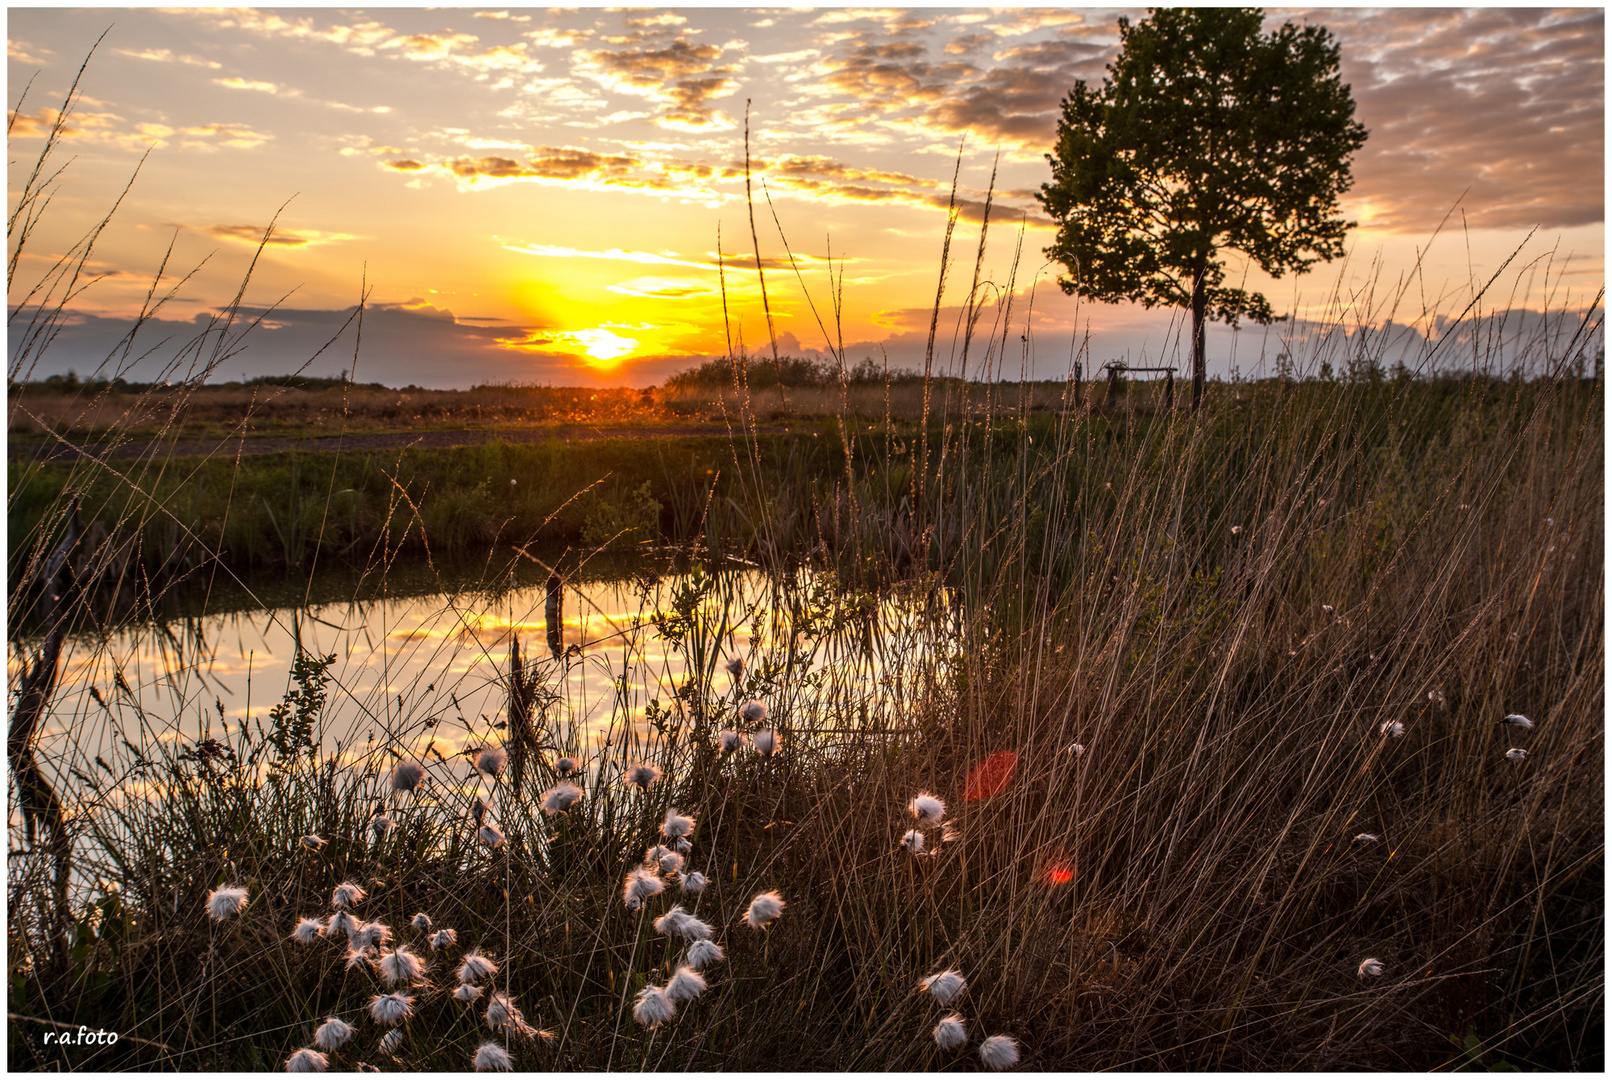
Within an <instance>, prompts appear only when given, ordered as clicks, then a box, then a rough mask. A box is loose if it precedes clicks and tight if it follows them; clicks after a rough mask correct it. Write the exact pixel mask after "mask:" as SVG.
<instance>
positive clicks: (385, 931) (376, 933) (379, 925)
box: [347, 922, 392, 949]
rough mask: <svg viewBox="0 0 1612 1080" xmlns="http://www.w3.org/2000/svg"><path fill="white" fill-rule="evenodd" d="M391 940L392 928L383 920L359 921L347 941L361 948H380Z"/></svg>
mask: <svg viewBox="0 0 1612 1080" xmlns="http://www.w3.org/2000/svg"><path fill="white" fill-rule="evenodd" d="M391 940H392V928H391V927H390V926H387V925H386V924H385V923H383V922H371V923H358V924H357V925H355V926H354V927H353V929H352V932H351V933H349V934H348V935H347V943H348V944H349V945H355V946H357V947H358V948H361V949H362V948H373V949H378V948H380V947H381V946H383V945H385V944H387V943H388V942H390V941H391Z"/></svg>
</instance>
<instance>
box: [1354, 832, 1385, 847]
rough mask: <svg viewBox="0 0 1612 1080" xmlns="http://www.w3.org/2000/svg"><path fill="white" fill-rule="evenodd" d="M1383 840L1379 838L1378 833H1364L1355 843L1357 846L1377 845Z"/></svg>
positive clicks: (1357, 837)
mask: <svg viewBox="0 0 1612 1080" xmlns="http://www.w3.org/2000/svg"><path fill="white" fill-rule="evenodd" d="M1381 839H1382V837H1380V836H1378V835H1377V834H1376V833H1369V832H1363V833H1360V834H1359V835H1357V836H1356V837H1355V841H1354V842H1355V843H1357V844H1375V843H1376V842H1377V841H1379V840H1381Z"/></svg>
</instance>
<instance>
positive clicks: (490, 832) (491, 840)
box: [481, 821, 504, 851]
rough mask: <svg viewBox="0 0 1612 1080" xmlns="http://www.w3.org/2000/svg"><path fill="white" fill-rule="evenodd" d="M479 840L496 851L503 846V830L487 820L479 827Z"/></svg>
mask: <svg viewBox="0 0 1612 1080" xmlns="http://www.w3.org/2000/svg"><path fill="white" fill-rule="evenodd" d="M481 842H482V843H484V844H486V845H487V846H488V847H490V848H492V849H493V850H494V851H497V850H498V849H499V848H501V847H503V846H504V833H503V830H502V829H500V828H499V827H498V826H497V825H494V824H493V823H492V822H490V821H489V822H488V823H487V824H485V825H483V826H482V827H481Z"/></svg>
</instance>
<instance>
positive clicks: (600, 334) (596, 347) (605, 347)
mask: <svg viewBox="0 0 1612 1080" xmlns="http://www.w3.org/2000/svg"><path fill="white" fill-rule="evenodd" d="M565 336H566V337H567V338H569V339H570V340H572V341H574V342H576V343H577V344H578V345H579V346H581V348H582V351H583V353H584V354H586V355H587V357H588V359H589V363H590V364H591V365H592V366H593V367H596V368H602V369H605V370H608V369H610V368H613V367H617V366H619V364H620V363H621V358H622V357H624V356H626V355H627V354H628V353H630V352H632V351H633V350H634V349H636V348H638V339H637V338H630V337H622V336H621V335H620V334H618V333H616V332H614V331H612V330H606V329H605V328H604V327H602V326H596V327H594V328H593V329H592V330H577V331H575V332H573V333H569V334H566V335H565Z"/></svg>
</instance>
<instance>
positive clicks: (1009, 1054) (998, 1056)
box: [980, 1035, 1019, 1069]
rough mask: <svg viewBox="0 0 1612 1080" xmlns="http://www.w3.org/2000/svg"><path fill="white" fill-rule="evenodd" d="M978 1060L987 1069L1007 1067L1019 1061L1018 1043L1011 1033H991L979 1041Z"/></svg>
mask: <svg viewBox="0 0 1612 1080" xmlns="http://www.w3.org/2000/svg"><path fill="white" fill-rule="evenodd" d="M980 1060H981V1061H983V1062H984V1063H985V1067H986V1068H987V1069H1009V1068H1012V1067H1013V1066H1014V1065H1017V1064H1018V1063H1019V1044H1018V1042H1017V1040H1015V1039H1014V1038H1013V1036H1011V1035H992V1036H991V1037H990V1038H989V1039H986V1040H985V1041H984V1042H982V1043H980Z"/></svg>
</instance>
